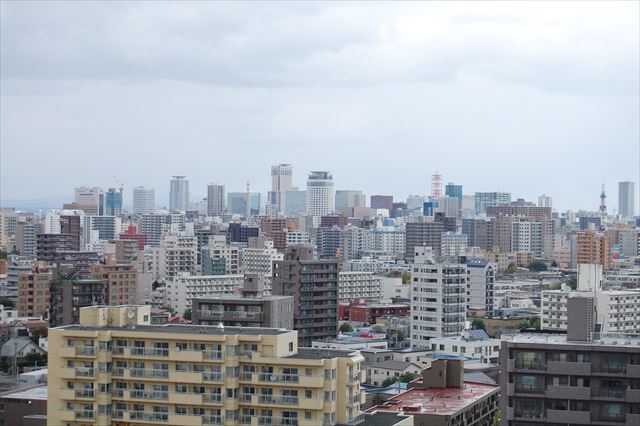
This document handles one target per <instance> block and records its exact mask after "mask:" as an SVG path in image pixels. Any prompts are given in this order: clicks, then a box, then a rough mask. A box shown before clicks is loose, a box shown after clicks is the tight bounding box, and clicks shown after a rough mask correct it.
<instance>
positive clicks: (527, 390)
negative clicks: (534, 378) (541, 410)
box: [509, 383, 546, 396]
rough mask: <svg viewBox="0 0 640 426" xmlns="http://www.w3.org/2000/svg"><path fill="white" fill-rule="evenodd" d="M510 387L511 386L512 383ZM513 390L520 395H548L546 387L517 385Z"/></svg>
mask: <svg viewBox="0 0 640 426" xmlns="http://www.w3.org/2000/svg"><path fill="white" fill-rule="evenodd" d="M509 385H511V383H510V384H509ZM509 390H511V389H509ZM513 390H514V392H515V393H516V394H518V395H534V396H535V395H544V394H545V393H546V389H545V387H544V385H531V386H530V385H522V384H515V386H514V388H513Z"/></svg>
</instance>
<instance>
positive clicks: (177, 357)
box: [169, 348, 203, 362]
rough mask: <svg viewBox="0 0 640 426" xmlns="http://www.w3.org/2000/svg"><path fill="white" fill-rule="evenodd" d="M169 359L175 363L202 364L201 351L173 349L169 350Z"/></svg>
mask: <svg viewBox="0 0 640 426" xmlns="http://www.w3.org/2000/svg"><path fill="white" fill-rule="evenodd" d="M169 357H170V358H171V360H173V361H176V362H202V360H203V351H201V350H196V349H177V348H173V349H170V350H169Z"/></svg>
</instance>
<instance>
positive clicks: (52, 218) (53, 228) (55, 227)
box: [43, 210, 60, 234]
mask: <svg viewBox="0 0 640 426" xmlns="http://www.w3.org/2000/svg"><path fill="white" fill-rule="evenodd" d="M43 226H44V230H43V232H44V233H45V234H59V233H60V212H58V211H56V210H49V211H48V212H46V213H45V214H44V220H43Z"/></svg>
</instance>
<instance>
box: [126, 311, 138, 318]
mask: <svg viewBox="0 0 640 426" xmlns="http://www.w3.org/2000/svg"><path fill="white" fill-rule="evenodd" d="M135 316H136V313H135V312H133V311H129V312H127V317H128V318H129V319H133V317H135Z"/></svg>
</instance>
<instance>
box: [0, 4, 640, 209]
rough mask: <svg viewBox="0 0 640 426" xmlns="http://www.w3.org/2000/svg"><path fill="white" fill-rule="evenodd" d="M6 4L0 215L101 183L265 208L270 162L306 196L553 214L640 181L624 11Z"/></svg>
mask: <svg viewBox="0 0 640 426" xmlns="http://www.w3.org/2000/svg"><path fill="white" fill-rule="evenodd" d="M0 7H2V13H1V14H0V15H2V17H1V19H2V21H1V25H0V27H1V31H2V37H1V40H2V46H1V47H2V49H0V50H1V51H2V58H1V59H2V61H1V63H2V68H1V71H2V72H1V79H2V84H1V92H0V94H1V96H0V102H1V108H0V119H1V121H2V126H0V127H1V133H0V140H1V141H2V143H1V144H0V150H1V152H0V153H1V155H0V157H1V158H0V166H1V167H0V177H1V179H0V193H1V198H2V204H3V206H5V201H7V200H15V199H33V198H43V197H48V196H55V197H69V194H70V193H71V191H72V189H73V188H74V187H77V186H81V185H83V184H89V185H99V186H102V187H105V188H108V187H112V186H113V187H115V186H118V185H117V184H116V183H115V182H113V181H112V178H111V176H113V175H115V176H117V178H118V180H120V181H122V182H124V184H125V198H127V199H130V195H131V189H132V188H133V187H134V186H139V185H142V186H145V187H149V188H154V189H155V190H156V191H157V201H158V203H159V204H164V205H168V182H167V181H168V178H169V177H170V176H171V175H186V176H188V177H189V179H190V185H191V188H192V191H193V193H194V194H201V195H202V196H204V194H205V191H206V184H207V183H209V182H211V181H220V182H221V183H223V184H225V186H226V188H228V190H229V191H243V190H244V187H245V184H246V182H247V181H249V182H251V185H252V190H253V191H259V192H260V193H262V194H265V193H266V192H267V191H268V190H269V180H270V176H269V172H268V168H269V167H270V166H271V165H273V164H278V163H282V162H285V163H291V164H293V165H294V167H295V171H294V185H296V186H298V187H299V188H304V186H305V185H304V182H305V179H306V174H307V172H308V171H311V170H330V171H331V172H332V173H333V175H334V179H335V182H336V189H359V190H362V191H364V192H365V193H366V194H368V195H370V194H376V193H378V194H393V195H394V196H396V197H405V196H406V195H409V194H423V193H428V188H429V180H430V176H431V174H432V173H434V172H435V171H436V170H439V171H440V173H442V174H443V175H444V182H445V183H446V182H448V181H454V182H456V183H460V184H462V185H463V186H464V187H465V191H467V193H473V192H476V191H499V190H506V191H509V192H511V193H512V194H514V196H515V197H522V198H525V199H528V200H531V201H535V200H536V199H537V197H538V196H539V195H540V194H542V193H547V194H550V195H551V196H553V198H554V207H555V208H557V209H558V210H559V211H563V210H567V209H572V210H578V209H588V210H593V209H594V206H597V200H598V195H599V190H600V186H601V184H602V183H604V184H605V185H606V188H607V195H608V202H609V205H610V206H611V207H610V208H612V207H613V206H615V204H616V202H615V200H617V183H618V182H619V181H635V182H638V181H640V177H639V166H638V165H639V163H640V161H638V159H639V158H640V157H639V156H640V151H639V140H640V132H639V127H640V122H639V118H638V117H639V116H640V109H639V103H638V99H639V94H638V80H637V78H636V76H637V75H638V68H639V64H638V56H639V55H638V50H639V48H640V47H639V44H638V39H639V37H638V35H639V33H638V26H637V19H636V18H637V16H638V7H639V6H638V3H637V2H628V3H625V2H621V3H607V4H602V3H593V2H587V3H578V2H575V3H562V4H557V5H554V13H553V14H549V13H547V12H548V9H547V5H546V4H538V3H524V4H515V3H514V4H509V3H506V4H500V7H499V8H487V7H485V5H483V4H477V5H472V4H465V7H464V9H462V8H460V7H458V4H439V3H425V4H411V3H408V4H398V5H396V7H394V8H390V7H389V6H388V5H386V4H376V5H372V6H370V7H366V8H362V7H360V6H358V5H341V4H322V3H315V4H295V5H294V4H287V5H286V6H284V5H283V6H282V7H279V8H269V7H266V6H263V5H256V4H233V5H229V4H225V5H224V7H222V6H219V5H216V4H213V3H180V4H178V3H166V4H163V6H162V7H159V8H153V7H152V6H151V5H150V4H145V3H125V2H121V3H100V4H93V5H88V4H82V5H80V4H77V3H62V2H56V3H37V4H36V3H16V2H3V3H2V5H1V6H0ZM51 16H55V17H56V19H51V18H50V17H51ZM145 16H152V19H151V18H150V19H145V18H144V17H145ZM176 16H180V19H178V20H177V21H174V18H175V17H176ZM169 22H171V24H170V25H169V24H167V25H165V24H164V23H169ZM354 22H358V23H359V24H358V25H354ZM559 23H561V24H559ZM35 28H38V29H39V31H40V33H38V34H40V35H39V36H34V34H35V32H34V29H35ZM74 28H75V32H74V31H72V29H74ZM79 34H80V35H81V36H78V35H79ZM505 35H506V37H505ZM132 40H135V42H131V41H132ZM176 40H181V41H176ZM63 46H72V47H70V48H65V47H63ZM541 46H544V48H542V47H541ZM548 49H551V50H548ZM86 52H91V54H90V59H91V60H86V59H87V56H86V55H87V53H86ZM224 57H226V58H228V59H227V60H219V59H220V58H224ZM142 58H144V60H143V59H142ZM34 123H37V125H34ZM613 146H615V149H610V148H611V147H613ZM26 153H34V155H30V156H28V155H26ZM70 159H73V160H74V161H73V163H72V164H71V163H70ZM150 159H152V161H149V160H150ZM212 159H224V160H223V161H216V162H215V169H214V170H215V173H212V172H211V170H212V164H213V163H212ZM54 165H56V166H55V167H54ZM71 166H72V167H71ZM107 169H108V170H107ZM25 170H28V171H29V172H28V174H27V175H25ZM67 170H73V173H69V172H67ZM44 182H46V185H44V184H43V183H44ZM636 188H638V186H636ZM265 199H266V198H265ZM636 199H640V196H637V197H636ZM127 203H130V201H127V202H125V204H127ZM43 207H44V206H43ZM47 207H48V206H47Z"/></svg>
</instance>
